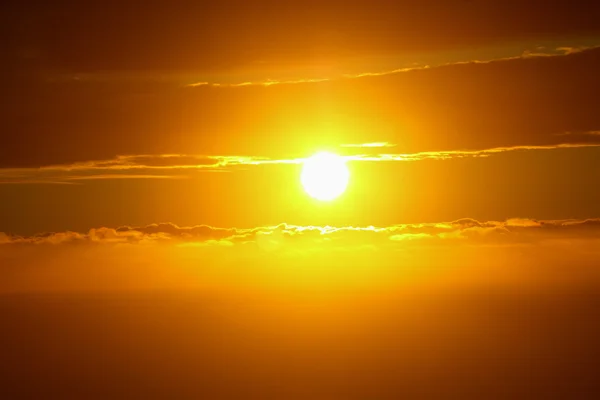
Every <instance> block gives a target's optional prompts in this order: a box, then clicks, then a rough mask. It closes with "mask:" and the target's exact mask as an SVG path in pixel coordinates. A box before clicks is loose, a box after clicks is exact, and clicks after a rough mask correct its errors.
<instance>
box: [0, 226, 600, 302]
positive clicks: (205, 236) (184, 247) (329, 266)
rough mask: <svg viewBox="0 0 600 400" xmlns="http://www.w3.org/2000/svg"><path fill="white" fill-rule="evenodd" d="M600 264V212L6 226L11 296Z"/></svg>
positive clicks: (4, 264) (376, 279)
mask: <svg viewBox="0 0 600 400" xmlns="http://www.w3.org/2000/svg"><path fill="white" fill-rule="evenodd" d="M598 262H600V219H587V220H533V219H527V218H519V219H510V220H507V221H477V220H474V219H468V218H466V219H461V220H457V221H450V222H440V223H423V224H401V225H393V226H388V227H373V226H366V227H330V226H324V227H323V226H296V225H289V224H280V225H276V226H264V227H256V228H248V229H241V228H216V227H211V226H207V225H199V226H193V227H179V226H177V225H175V224H171V223H161V224H152V225H148V226H141V227H129V226H125V227H119V228H108V227H101V228H94V229H90V230H89V231H88V232H85V233H81V232H69V231H67V232H49V233H42V234H37V235H33V236H26V237H24V236H15V235H10V234H6V233H0V294H1V293H8V292H23V291H25V292H31V291H34V292H36V291H40V292H46V291H59V292H61V291H63V292H64V291H68V292H69V291H70V292H72V291H76V292H78V291H97V290H100V291H105V290H110V291H122V290H126V291H131V290H148V289H152V290H155V289H165V290H166V289H179V290H181V289H186V290H187V289H194V290H197V289H200V288H204V289H203V290H208V289H207V288H211V287H212V288H219V287H220V288H222V289H223V288H230V289H231V288H234V287H237V288H240V287H245V288H247V289H250V288H252V287H254V288H255V289H256V288H257V287H263V288H264V290H285V288H289V289H291V288H304V289H303V290H306V289H310V290H327V291H328V292H331V291H337V290H358V289H359V288H363V289H365V288H366V289H369V288H370V289H369V290H388V289H389V288H390V285H392V286H393V285H407V284H409V283H410V282H412V283H411V284H417V283H418V282H421V281H422V280H423V279H425V280H428V281H429V280H431V281H432V282H433V281H435V282H438V283H439V282H440V281H439V279H442V278H443V281H444V282H446V283H444V284H449V283H450V282H454V281H455V280H456V279H458V280H461V281H464V280H470V279H475V277H476V279H479V280H480V281H482V282H492V283H494V284H500V283H502V282H504V283H506V282H509V281H510V282H519V281H520V280H522V279H531V278H530V277H529V276H531V274H532V273H534V275H535V276H536V278H535V281H536V285H540V284H542V282H548V281H553V282H556V281H560V282H563V283H564V282H567V281H569V279H572V278H573V276H569V274H570V273H572V271H574V268H578V269H577V271H578V274H579V275H580V276H588V277H589V276H592V275H594V274H596V272H595V271H596V268H592V267H595V266H597V265H598ZM588 266H589V268H587V267H588ZM583 267H585V268H583ZM532 268H533V269H532ZM586 268H587V269H586ZM448 274H450V275H451V276H454V278H452V279H453V280H452V281H451V280H448V279H449V275H448ZM598 274H599V275H600V272H599V273H598ZM594 276H595V275H594ZM599 278H600V276H599ZM578 279H579V278H578ZM586 279H587V278H586ZM507 280H508V281H507ZM504 283H502V284H504ZM486 284H487V283H486ZM257 285H258V286H257ZM386 288H388V289H386ZM219 290H221V289H219ZM227 290H229V289H227ZM235 290H237V289H235ZM252 290H254V289H252ZM361 290H362V289H361ZM395 290H397V289H395Z"/></svg>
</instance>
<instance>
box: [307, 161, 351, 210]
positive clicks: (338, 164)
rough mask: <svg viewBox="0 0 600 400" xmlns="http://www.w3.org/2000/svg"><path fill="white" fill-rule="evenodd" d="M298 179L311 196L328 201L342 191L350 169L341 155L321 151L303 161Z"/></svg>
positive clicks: (344, 188) (346, 183) (348, 178)
mask: <svg viewBox="0 0 600 400" xmlns="http://www.w3.org/2000/svg"><path fill="white" fill-rule="evenodd" d="M300 180H301V182H302V186H304V190H306V193H308V194H309V195H310V196H311V197H314V198H315V199H317V200H321V201H330V200H333V199H335V198H336V197H338V196H340V195H341V194H342V193H344V191H345V190H346V187H347V186H348V181H349V180H350V171H349V170H348V167H347V166H346V162H345V160H344V159H343V158H342V157H340V156H338V155H335V154H332V153H328V152H321V153H317V154H315V155H314V156H312V157H310V158H308V159H306V161H304V167H303V168H302V174H301V176H300Z"/></svg>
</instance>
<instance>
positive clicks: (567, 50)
mask: <svg viewBox="0 0 600 400" xmlns="http://www.w3.org/2000/svg"><path fill="white" fill-rule="evenodd" d="M597 48H600V46H597V45H594V46H561V47H557V48H555V49H545V48H537V49H535V50H524V51H523V52H522V53H520V54H515V55H511V56H504V57H497V58H488V59H466V60H460V61H454V62H442V63H437V64H431V65H430V64H424V65H418V64H417V65H412V66H408V67H401V68H392V69H385V70H383V71H378V72H359V73H345V74H341V75H339V76H327V77H317V78H304V79H267V80H262V81H245V82H238V83H218V82H207V81H203V82H196V83H191V84H188V85H186V86H187V87H191V88H194V87H204V86H206V87H216V88H236V87H247V86H265V87H268V86H274V85H290V84H291V85H294V84H302V83H319V82H328V81H334V80H340V79H357V78H364V77H373V76H386V75H395V74H399V73H405V72H411V71H419V70H427V69H430V68H441V67H447V66H452V65H463V64H489V63H494V62H499V61H510V60H519V59H528V58H540V57H561V56H568V55H571V54H576V53H580V52H582V51H586V50H593V49H597Z"/></svg>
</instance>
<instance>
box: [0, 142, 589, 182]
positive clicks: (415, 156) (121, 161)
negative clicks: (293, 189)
mask: <svg viewBox="0 0 600 400" xmlns="http://www.w3.org/2000/svg"><path fill="white" fill-rule="evenodd" d="M394 146H395V145H394V144H391V143H388V142H372V143H363V144H342V145H341V147H344V148H349V149H375V150H376V149H380V148H391V147H394ZM594 147H600V143H562V144H554V145H534V146H512V147H495V148H490V149H480V150H445V151H425V152H416V153H376V152H375V153H370V154H349V155H343V156H342V157H343V158H345V159H346V160H347V161H349V162H408V161H413V162H414V161H423V160H438V161H444V160H452V159H460V158H486V157H490V156H493V155H498V154H501V153H507V152H518V151H541V150H557V149H579V148H594ZM304 161H305V158H286V159H277V158H269V157H262V156H205V155H185V154H157V155H123V156H117V157H115V158H114V159H108V160H92V161H84V162H76V163H71V164H58V165H48V166H41V167H39V168H10V169H0V184H79V183H80V182H79V181H86V180H102V179H182V178H186V177H188V176H189V175H188V174H190V173H193V172H233V171H235V170H236V168H240V167H244V166H258V165H276V164H283V165H297V164H302V163H303V162H304Z"/></svg>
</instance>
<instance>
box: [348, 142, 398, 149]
mask: <svg viewBox="0 0 600 400" xmlns="http://www.w3.org/2000/svg"><path fill="white" fill-rule="evenodd" d="M395 146H396V145H395V144H392V143H388V142H372V143H356V144H352V143H351V144H341V145H340V147H350V148H353V147H395Z"/></svg>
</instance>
